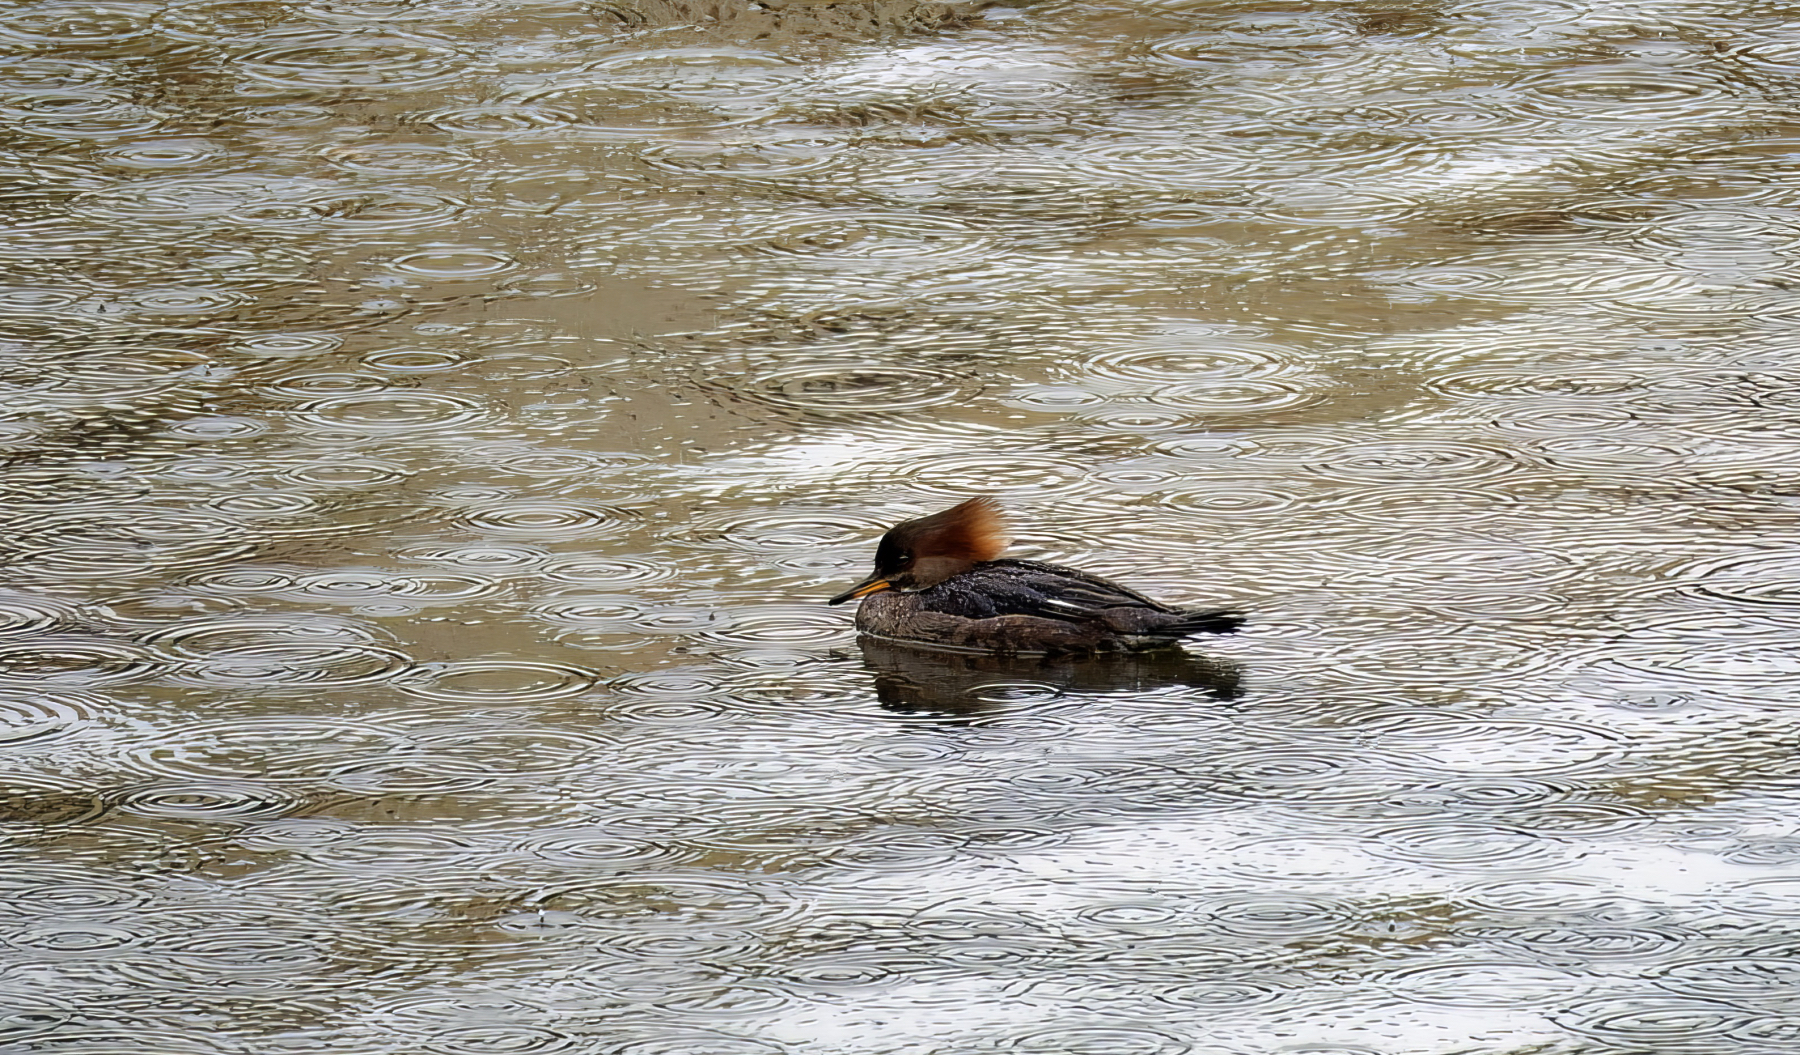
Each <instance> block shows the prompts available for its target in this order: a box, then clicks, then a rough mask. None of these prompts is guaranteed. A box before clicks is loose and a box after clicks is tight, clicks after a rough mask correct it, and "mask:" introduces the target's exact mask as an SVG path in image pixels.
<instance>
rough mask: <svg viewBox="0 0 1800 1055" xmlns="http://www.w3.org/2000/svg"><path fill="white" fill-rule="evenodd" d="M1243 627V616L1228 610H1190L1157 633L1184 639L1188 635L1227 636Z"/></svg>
mask: <svg viewBox="0 0 1800 1055" xmlns="http://www.w3.org/2000/svg"><path fill="white" fill-rule="evenodd" d="M1243 625H1244V614H1243V613H1242V612H1234V611H1232V610H1231V609H1229V608H1213V609H1203V608H1190V609H1188V610H1187V611H1185V612H1182V613H1181V618H1180V619H1179V620H1177V621H1176V622H1173V623H1168V624H1166V625H1165V626H1163V627H1161V628H1160V629H1159V631H1158V632H1159V633H1163V634H1168V635H1169V636H1171V637H1176V636H1179V637H1186V636H1187V635H1189V634H1229V633H1232V632H1233V631H1235V630H1237V628H1238V627H1240V626H1243Z"/></svg>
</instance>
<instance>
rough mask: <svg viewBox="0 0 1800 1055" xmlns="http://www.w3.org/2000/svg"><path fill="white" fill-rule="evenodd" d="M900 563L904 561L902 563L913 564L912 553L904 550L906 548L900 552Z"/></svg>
mask: <svg viewBox="0 0 1800 1055" xmlns="http://www.w3.org/2000/svg"><path fill="white" fill-rule="evenodd" d="M900 563H902V564H911V563H912V554H910V553H907V552H905V551H904V550H903V551H901V553H900Z"/></svg>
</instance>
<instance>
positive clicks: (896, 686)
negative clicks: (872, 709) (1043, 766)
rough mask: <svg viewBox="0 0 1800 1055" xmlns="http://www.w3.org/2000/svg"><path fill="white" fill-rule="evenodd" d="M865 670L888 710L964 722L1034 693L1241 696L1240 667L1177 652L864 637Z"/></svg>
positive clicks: (859, 639)
mask: <svg viewBox="0 0 1800 1055" xmlns="http://www.w3.org/2000/svg"><path fill="white" fill-rule="evenodd" d="M857 645H858V647H860V648H861V649H862V654H863V665H864V666H865V667H867V668H868V670H869V673H871V674H873V675H874V677H875V694H876V697H877V699H879V700H880V702H881V706H882V707H883V708H885V709H886V710H890V711H895V712H898V713H901V714H921V715H941V716H943V717H944V718H947V719H962V720H967V719H971V718H974V717H976V716H977V715H980V714H981V713H983V712H985V711H991V710H995V709H998V708H1000V707H1003V706H1005V705H1006V703H1007V700H1008V696H1009V695H1011V696H1015V697H1016V695H1017V694H1018V693H1019V692H1020V691H1021V690H1026V691H1029V690H1030V689H1032V688H1034V687H1039V686H1042V687H1048V688H1051V689H1054V690H1057V691H1059V692H1061V693H1066V694H1075V695H1090V694H1091V695H1105V694H1110V693H1121V692H1141V691H1147V690H1153V689H1167V688H1173V687H1177V686H1186V687H1189V688H1194V689H1199V690H1201V691H1203V692H1206V693H1208V694H1209V695H1211V696H1213V697H1215V698H1217V699H1221V700H1230V699H1235V698H1236V697H1237V695H1238V667H1237V664H1235V663H1231V662H1228V661H1225V660H1220V659H1212V658H1208V657H1205V656H1197V655H1194V654H1192V653H1189V652H1183V651H1181V650H1180V649H1160V650H1157V651H1154V652H1123V653H1120V652H1111V653H1101V654H1099V655H1084V656H1002V655H993V654H988V653H962V652H938V651H932V650H929V649H921V648H911V647H908V646H906V645H900V644H895V643H894V642H891V641H883V640H881V639H879V638H873V637H868V636H864V637H861V638H858V639H857Z"/></svg>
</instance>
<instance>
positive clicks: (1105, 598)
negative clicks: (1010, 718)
mask: <svg viewBox="0 0 1800 1055" xmlns="http://www.w3.org/2000/svg"><path fill="white" fill-rule="evenodd" d="M1005 530H1006V528H1005V524H1004V522H1003V521H1002V519H1001V516H1000V507H999V505H998V504H996V503H995V502H994V500H993V499H991V498H971V499H969V500H968V501H967V502H964V503H962V504H961V505H958V506H952V507H951V508H949V509H946V510H944V511H943V512H942V513H933V514H932V515H931V516H928V517H920V518H918V519H917V520H908V521H906V522H905V523H902V524H897V525H895V526H894V527H893V528H892V529H891V530H889V531H888V533H887V534H885V535H883V536H881V544H880V545H879V546H877V547H876V548H875V573H874V574H873V575H870V576H869V577H868V578H867V579H864V580H863V581H862V582H859V583H857V584H856V585H855V586H853V587H851V588H850V589H848V590H846V591H844V592H843V593H841V594H838V595H837V596H836V597H833V598H832V599H831V601H830V603H831V604H843V603H844V602H845V601H848V600H851V599H853V598H857V597H862V598H866V600H864V601H863V603H862V607H861V608H860V609H859V610H858V611H857V613H856V628H857V629H858V630H860V631H862V632H863V633H865V634H870V635H873V636H875V637H883V638H888V639H890V640H895V641H910V642H915V643H917V644H923V645H934V646H936V647H939V648H955V649H968V650H972V651H977V652H1010V653H1061V652H1135V651H1139V650H1142V649H1151V648H1168V647H1171V646H1175V645H1177V644H1178V643H1179V642H1180V641H1181V639H1182V638H1184V637H1187V636H1188V635H1189V634H1229V633H1231V632H1232V631H1233V630H1236V629H1237V628H1238V627H1239V626H1241V625H1243V622H1244V617H1243V616H1241V615H1239V614H1238V613H1236V612H1232V611H1226V610H1223V609H1218V610H1212V609H1198V608H1191V609H1183V608H1171V607H1170V606H1168V605H1166V604H1162V603H1160V602H1158V601H1152V600H1151V599H1150V598H1148V597H1145V596H1144V595H1143V594H1140V593H1134V592H1133V591H1131V590H1127V589H1126V588H1125V587H1123V586H1120V585H1119V584H1117V583H1113V582H1108V581H1106V580H1105V579H1102V578H1100V577H1099V576H1097V575H1089V574H1088V573H1086V572H1082V571H1076V570H1075V569H1074V568H1063V567H1059V566H1057V565H1055V564H1042V563H1039V562H1038V561H1034V560H1001V559H999V557H1000V553H1001V552H1002V551H1003V550H1005V549H1006V543H1007V539H1006V537H1005Z"/></svg>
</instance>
